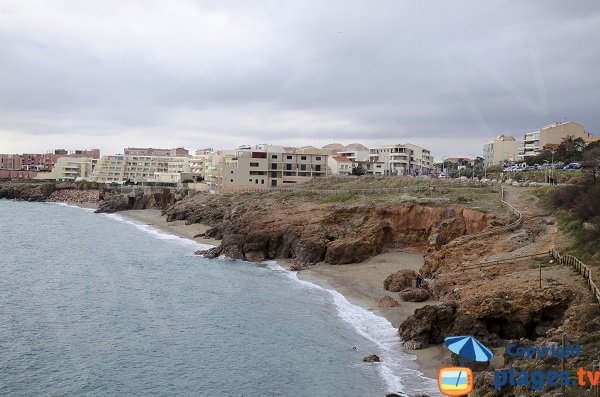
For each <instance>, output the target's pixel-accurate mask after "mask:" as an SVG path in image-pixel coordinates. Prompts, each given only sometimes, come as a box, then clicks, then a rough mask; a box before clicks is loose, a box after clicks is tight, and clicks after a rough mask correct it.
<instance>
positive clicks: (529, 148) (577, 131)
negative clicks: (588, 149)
mask: <svg viewBox="0 0 600 397" xmlns="http://www.w3.org/2000/svg"><path fill="white" fill-rule="evenodd" d="M568 136H573V137H574V138H582V139H583V140H585V141H589V140H590V139H591V136H590V134H588V133H586V132H585V129H584V127H583V126H582V125H581V124H579V123H575V122H573V121H567V122H562V123H552V124H548V125H546V126H544V127H542V128H540V129H538V130H534V131H529V132H527V133H525V135H524V137H523V140H522V141H521V142H519V148H518V156H517V158H518V160H519V161H527V158H528V157H531V156H535V155H537V154H538V153H539V152H540V151H541V150H543V149H544V147H546V146H547V145H559V144H560V143H561V142H562V140H563V139H564V138H566V137H568Z"/></svg>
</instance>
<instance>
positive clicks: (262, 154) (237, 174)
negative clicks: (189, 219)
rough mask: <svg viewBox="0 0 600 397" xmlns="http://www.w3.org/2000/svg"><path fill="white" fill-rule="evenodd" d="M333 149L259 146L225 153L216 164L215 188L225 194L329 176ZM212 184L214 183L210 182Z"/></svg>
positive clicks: (290, 184) (288, 184)
mask: <svg viewBox="0 0 600 397" xmlns="http://www.w3.org/2000/svg"><path fill="white" fill-rule="evenodd" d="M328 155H329V152H328V151H327V150H323V149H316V148H312V147H305V148H284V147H282V146H273V145H258V146H256V147H255V148H250V147H242V148H239V149H238V150H236V151H235V154H234V155H231V154H225V155H223V156H222V157H221V159H220V162H219V163H218V164H217V165H216V167H215V168H216V170H215V176H214V187H215V190H217V191H218V192H221V193H227V192H235V191H243V190H253V189H262V188H265V187H276V186H294V185H296V184H299V183H303V182H306V181H309V180H311V179H313V178H323V177H325V176H327V175H328V172H327V158H328ZM209 183H210V182H209Z"/></svg>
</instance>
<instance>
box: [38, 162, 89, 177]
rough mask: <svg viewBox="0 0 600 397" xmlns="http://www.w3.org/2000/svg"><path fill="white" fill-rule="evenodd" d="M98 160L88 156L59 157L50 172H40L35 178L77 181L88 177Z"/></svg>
mask: <svg viewBox="0 0 600 397" xmlns="http://www.w3.org/2000/svg"><path fill="white" fill-rule="evenodd" d="M97 162H98V160H97V159H94V158H90V157H59V158H58V159H57V160H56V163H54V167H53V168H52V171H50V172H40V173H39V174H37V176H36V177H35V179H52V180H55V181H77V180H82V179H89V178H90V177H91V176H92V172H93V170H94V168H95V166H96V163H97Z"/></svg>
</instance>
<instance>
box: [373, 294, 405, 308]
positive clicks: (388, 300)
mask: <svg viewBox="0 0 600 397" xmlns="http://www.w3.org/2000/svg"><path fill="white" fill-rule="evenodd" d="M377 306H379V307H397V306H400V304H399V303H398V301H396V300H395V299H394V298H392V297H391V296H389V295H385V296H384V297H383V298H381V299H379V303H378V304H377Z"/></svg>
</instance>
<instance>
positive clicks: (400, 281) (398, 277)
mask: <svg viewBox="0 0 600 397" xmlns="http://www.w3.org/2000/svg"><path fill="white" fill-rule="evenodd" d="M416 277H417V273H416V272H415V271H414V270H408V269H402V270H398V271H397V272H396V273H392V274H390V275H389V276H388V277H387V278H386V279H385V280H384V282H383V288H385V289H386V290H388V291H390V292H399V291H402V290H404V289H405V288H407V287H412V286H413V284H414V282H415V280H416Z"/></svg>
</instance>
